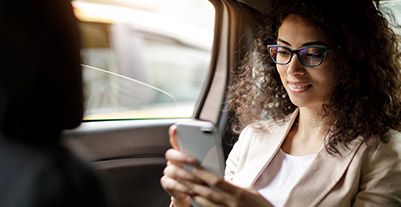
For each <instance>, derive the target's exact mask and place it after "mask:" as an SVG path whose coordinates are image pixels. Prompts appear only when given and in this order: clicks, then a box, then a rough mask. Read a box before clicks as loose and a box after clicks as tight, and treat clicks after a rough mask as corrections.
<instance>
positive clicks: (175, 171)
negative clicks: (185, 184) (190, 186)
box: [163, 164, 198, 181]
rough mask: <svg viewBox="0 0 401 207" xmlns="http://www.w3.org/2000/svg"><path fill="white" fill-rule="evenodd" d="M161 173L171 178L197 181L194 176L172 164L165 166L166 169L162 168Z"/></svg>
mask: <svg viewBox="0 0 401 207" xmlns="http://www.w3.org/2000/svg"><path fill="white" fill-rule="evenodd" d="M163 173H164V175H166V176H168V177H171V178H176V179H182V180H193V181H195V180H198V179H197V178H196V177H195V175H194V174H192V173H190V172H188V171H186V170H185V169H183V168H181V167H178V166H176V165H173V164H170V165H167V167H166V168H164V171H163Z"/></svg>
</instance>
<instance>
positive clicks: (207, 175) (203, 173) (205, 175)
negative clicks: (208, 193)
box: [192, 167, 224, 186]
mask: <svg viewBox="0 0 401 207" xmlns="http://www.w3.org/2000/svg"><path fill="white" fill-rule="evenodd" d="M192 173H193V174H194V175H195V177H197V178H198V179H200V180H202V181H203V182H204V183H206V184H207V185H208V186H216V185H217V184H218V183H219V182H222V181H224V178H222V177H220V176H217V175H215V174H213V173H211V172H209V171H207V170H205V169H203V168H201V167H198V168H196V169H195V170H193V171H192Z"/></svg>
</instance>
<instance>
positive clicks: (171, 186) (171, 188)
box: [160, 176, 191, 199]
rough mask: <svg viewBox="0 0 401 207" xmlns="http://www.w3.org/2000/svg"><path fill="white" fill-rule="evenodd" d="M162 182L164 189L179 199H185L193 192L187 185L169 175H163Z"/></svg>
mask: <svg viewBox="0 0 401 207" xmlns="http://www.w3.org/2000/svg"><path fill="white" fill-rule="evenodd" d="M160 184H161V186H162V188H163V189H164V190H166V191H167V192H168V193H169V194H170V195H171V196H173V197H175V198H177V199H184V198H186V197H187V196H189V194H190V193H191V191H190V189H188V188H187V186H185V185H183V184H181V183H180V182H178V181H177V180H175V179H172V178H171V177H168V176H163V177H162V178H161V179H160Z"/></svg>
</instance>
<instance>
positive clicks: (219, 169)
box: [172, 120, 225, 177]
mask: <svg viewBox="0 0 401 207" xmlns="http://www.w3.org/2000/svg"><path fill="white" fill-rule="evenodd" d="M175 125H176V132H177V136H176V138H177V140H172V142H173V143H172V145H173V147H176V148H178V150H180V151H182V152H184V153H187V154H190V155H192V156H194V157H195V158H196V159H198V161H199V163H201V166H202V167H204V168H205V169H207V170H209V171H210V172H213V173H214V174H216V175H218V176H221V177H223V176H224V168H225V160H224V154H223V147H222V144H221V138H220V136H218V133H217V130H216V127H215V126H214V125H213V124H212V123H210V122H207V121H200V120H185V121H181V122H177V123H176V124H175Z"/></svg>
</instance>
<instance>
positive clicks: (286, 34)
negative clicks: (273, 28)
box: [278, 14, 327, 46]
mask: <svg viewBox="0 0 401 207" xmlns="http://www.w3.org/2000/svg"><path fill="white" fill-rule="evenodd" d="M278 41H284V42H285V43H289V44H290V45H291V46H301V45H303V44H305V43H308V42H327V38H326V35H325V34H324V33H323V32H322V31H321V30H320V29H319V28H318V27H317V26H315V25H313V24H312V23H310V22H309V21H307V20H306V19H304V18H303V17H301V16H298V15H295V14H290V15H288V16H287V17H285V18H284V20H283V22H282V24H281V25H280V27H279V29H278Z"/></svg>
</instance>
